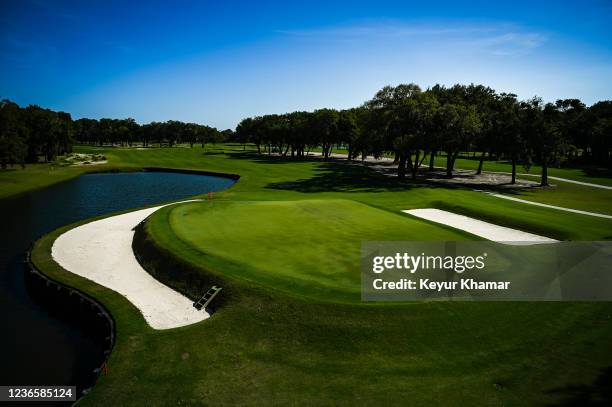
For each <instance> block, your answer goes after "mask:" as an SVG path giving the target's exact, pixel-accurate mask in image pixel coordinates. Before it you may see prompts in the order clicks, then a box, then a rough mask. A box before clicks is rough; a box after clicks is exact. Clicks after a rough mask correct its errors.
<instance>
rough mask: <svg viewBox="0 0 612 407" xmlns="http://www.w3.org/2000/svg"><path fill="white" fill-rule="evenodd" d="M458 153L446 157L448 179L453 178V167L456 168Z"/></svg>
mask: <svg viewBox="0 0 612 407" xmlns="http://www.w3.org/2000/svg"><path fill="white" fill-rule="evenodd" d="M455 158H456V153H450V152H449V153H448V155H447V156H446V178H453V167H454V166H455Z"/></svg>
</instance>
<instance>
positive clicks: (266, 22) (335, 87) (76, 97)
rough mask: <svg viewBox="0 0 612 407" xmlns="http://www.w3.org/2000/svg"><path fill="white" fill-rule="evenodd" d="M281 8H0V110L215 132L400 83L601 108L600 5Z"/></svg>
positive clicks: (611, 34)
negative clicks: (481, 89) (468, 86)
mask: <svg viewBox="0 0 612 407" xmlns="http://www.w3.org/2000/svg"><path fill="white" fill-rule="evenodd" d="M128 3H129V4H128ZM287 3H289V2H287V1H275V2H272V1H269V2H254V1H250V2H237V1H214V2H205V1H200V2H178V1H177V2H169V1H168V2H154V1H148V2H142V3H138V2H125V1H112V0H107V1H59V0H58V1H45V0H21V1H9V0H0V27H1V28H0V98H9V99H11V100H14V101H16V102H17V103H19V104H21V105H27V104H30V103H32V104H39V105H42V106H45V107H49V108H52V109H56V110H64V111H68V112H70V113H72V114H73V117H75V118H79V117H94V118H100V117H117V118H122V117H133V118H135V119H136V120H137V121H139V122H141V123H144V122H149V121H153V120H156V121H163V120H168V119H177V120H183V121H192V122H198V123H207V124H211V125H214V126H217V127H219V128H228V127H229V128H233V127H235V125H236V124H237V122H238V121H239V120H240V119H242V118H244V117H247V116H252V115H257V114H265V113H283V112H288V111H293V110H312V109H315V108H320V107H334V108H347V107H352V106H357V105H359V104H361V103H362V102H363V101H365V100H366V99H368V98H370V97H372V95H373V94H374V93H375V92H376V91H377V90H378V89H380V88H381V87H382V86H384V85H387V84H391V85H395V84H399V83H408V82H415V83H417V84H419V85H421V86H422V87H425V88H426V87H428V86H431V85H434V84H436V83H442V84H446V85H452V84H454V83H471V82H474V83H482V84H485V85H489V86H491V87H493V88H495V89H497V90H499V91H507V92H514V93H517V94H518V95H519V97H521V98H528V97H531V96H534V95H538V96H541V97H543V98H544V99H545V100H547V101H554V100H556V99H558V98H569V97H577V98H580V99H582V100H583V101H585V102H586V103H587V104H591V103H593V102H595V101H598V100H603V99H612V79H611V78H612V28H611V27H612V2H611V1H602V0H598V1H582V2H578V1H573V2H562V1H557V2H536V1H529V2H521V1H512V2H508V3H507V4H496V2H494V1H486V2H485V1H483V2H479V1H476V2H469V3H468V2H466V3H463V4H462V3H461V2H455V1H438V2H436V1H429V2H414V3H411V2H408V1H402V2H390V1H376V2H372V1H369V2H360V1H350V2H334V1H324V2H317V1H308V2H302V3H297V2H296V3H292V4H287Z"/></svg>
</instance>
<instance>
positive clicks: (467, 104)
mask: <svg viewBox="0 0 612 407" xmlns="http://www.w3.org/2000/svg"><path fill="white" fill-rule="evenodd" d="M234 139H235V140H236V141H239V142H241V143H254V144H255V145H256V146H257V150H258V152H260V153H267V154H278V155H280V156H282V157H288V158H293V159H302V158H303V157H304V156H305V152H306V153H308V151H310V150H312V149H314V148H320V149H321V150H322V155H323V157H325V158H328V157H329V156H330V154H331V152H332V149H333V147H334V146H343V147H345V148H346V149H347V150H348V151H347V159H348V160H353V159H355V158H358V157H360V156H362V157H365V156H374V157H376V158H380V157H383V156H385V155H388V154H390V155H392V156H393V157H394V161H395V163H396V164H397V173H398V176H399V177H400V178H405V177H406V175H407V174H408V173H410V174H411V176H412V178H416V174H417V171H418V170H419V168H420V167H421V166H428V167H429V168H428V169H430V170H433V167H434V158H435V157H436V156H437V155H438V154H440V153H445V155H446V175H447V176H448V177H452V175H453V169H454V165H455V161H456V159H457V157H458V156H459V154H460V153H461V152H466V151H473V152H479V153H480V161H479V166H478V171H477V172H478V173H480V172H481V171H482V167H483V162H484V161H485V159H486V158H487V156H489V157H491V158H495V159H507V160H508V161H510V162H511V163H512V183H515V181H516V168H517V165H522V166H524V167H526V168H529V167H530V166H531V165H532V164H533V163H537V164H539V165H541V167H542V181H541V182H542V185H548V167H549V166H550V165H555V166H560V165H561V164H562V163H565V164H571V165H598V166H607V167H610V166H612V160H611V158H612V155H611V152H612V101H602V102H598V103H595V104H594V105H592V106H590V107H587V106H586V105H585V104H584V103H582V102H581V101H580V100H578V99H564V100H557V101H556V102H555V103H544V102H543V101H542V99H540V98H537V97H534V98H532V99H529V100H524V101H519V100H518V99H517V96H516V95H514V94H510V93H497V92H495V91H494V90H493V89H491V88H489V87H486V86H483V85H474V84H471V85H468V86H465V85H454V86H452V87H445V86H442V85H436V86H433V87H431V88H428V89H426V90H422V89H421V88H420V87H419V86H418V85H415V84H402V85H398V86H395V87H392V86H386V87H384V88H383V89H381V90H380V91H378V92H377V93H376V95H375V96H374V97H373V98H372V99H371V100H368V101H367V102H365V103H364V104H363V105H362V106H360V107H357V108H352V109H346V110H340V111H338V110H333V109H319V110H315V111H313V112H292V113H287V114H272V115H264V116H257V117H252V118H246V119H244V120H242V121H241V122H240V124H239V125H238V126H237V128H236V133H235V135H234ZM427 159H428V161H426V160H427Z"/></svg>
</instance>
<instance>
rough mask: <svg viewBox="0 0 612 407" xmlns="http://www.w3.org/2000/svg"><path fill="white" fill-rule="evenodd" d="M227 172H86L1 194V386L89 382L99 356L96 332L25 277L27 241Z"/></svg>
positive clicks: (203, 188) (167, 197) (181, 194)
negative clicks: (34, 292) (54, 306)
mask: <svg viewBox="0 0 612 407" xmlns="http://www.w3.org/2000/svg"><path fill="white" fill-rule="evenodd" d="M233 183H234V181H233V180H231V179H228V178H222V177H215V176H207V175H197V174H186V173H177V172H129V173H100V174H88V175H83V176H81V177H78V178H75V179H72V180H69V181H66V182H62V183H59V184H56V185H53V186H50V187H47V188H44V189H40V190H36V191H32V192H28V193H25V194H21V195H18V196H15V197H9V198H6V199H1V200H0V214H1V215H0V216H1V217H2V232H1V235H0V321H2V323H3V325H4V326H3V329H2V332H3V334H2V335H0V346H1V349H2V352H0V366H2V369H0V384H2V385H77V386H78V387H79V389H78V390H79V391H80V390H81V389H82V388H83V387H84V386H87V383H83V379H82V378H83V377H91V372H92V370H93V369H94V368H95V367H97V366H98V364H99V363H100V361H101V360H102V352H103V349H102V345H101V344H100V341H99V338H95V337H92V334H90V333H88V332H87V331H86V330H84V329H82V328H80V327H79V326H75V324H74V323H71V322H70V321H68V320H64V319H63V318H58V317H57V316H55V315H53V314H51V313H49V312H48V311H47V310H45V309H44V307H41V306H40V305H38V304H37V302H36V301H35V299H34V298H31V297H30V295H29V294H28V291H27V287H26V285H25V283H24V272H23V270H24V268H23V263H22V261H23V256H24V252H25V251H26V250H27V248H28V246H29V245H30V243H31V242H32V241H33V240H35V239H37V238H38V237H40V236H41V235H42V234H45V233H48V232H50V231H52V230H54V229H56V228H58V227H60V226H63V225H66V224H69V223H72V222H76V221H79V220H84V219H87V218H91V217H93V216H97V215H102V214H105V213H110V212H113V211H120V210H126V209H132V208H138V207H141V206H145V205H151V204H157V203H162V202H166V201H173V200H179V199H184V198H187V197H190V196H194V195H198V194H203V193H207V192H211V191H219V190H222V189H225V188H227V187H229V186H230V185H232V184H233Z"/></svg>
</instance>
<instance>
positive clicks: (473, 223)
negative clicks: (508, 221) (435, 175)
mask: <svg viewBox="0 0 612 407" xmlns="http://www.w3.org/2000/svg"><path fill="white" fill-rule="evenodd" d="M402 212H405V213H407V214H410V215H412V216H416V217H418V218H421V219H427V220H430V221H432V222H436V223H441V224H443V225H447V226H450V227H453V228H455V229H460V230H464V231H466V232H469V233H471V234H473V235H476V236H480V237H483V238H485V239H487V240H492V241H494V242H501V243H507V244H513V245H530V244H539V243H554V242H556V240H554V239H550V238H548V237H544V236H538V235H534V234H531V233H527V232H523V231H520V230H516V229H510V228H507V227H504V226H499V225H495V224H493V223H489V222H484V221H481V220H478V219H474V218H470V217H468V216H463V215H458V214H456V213H452V212H448V211H443V210H441V209H433V208H427V209H410V210H405V211H402Z"/></svg>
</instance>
